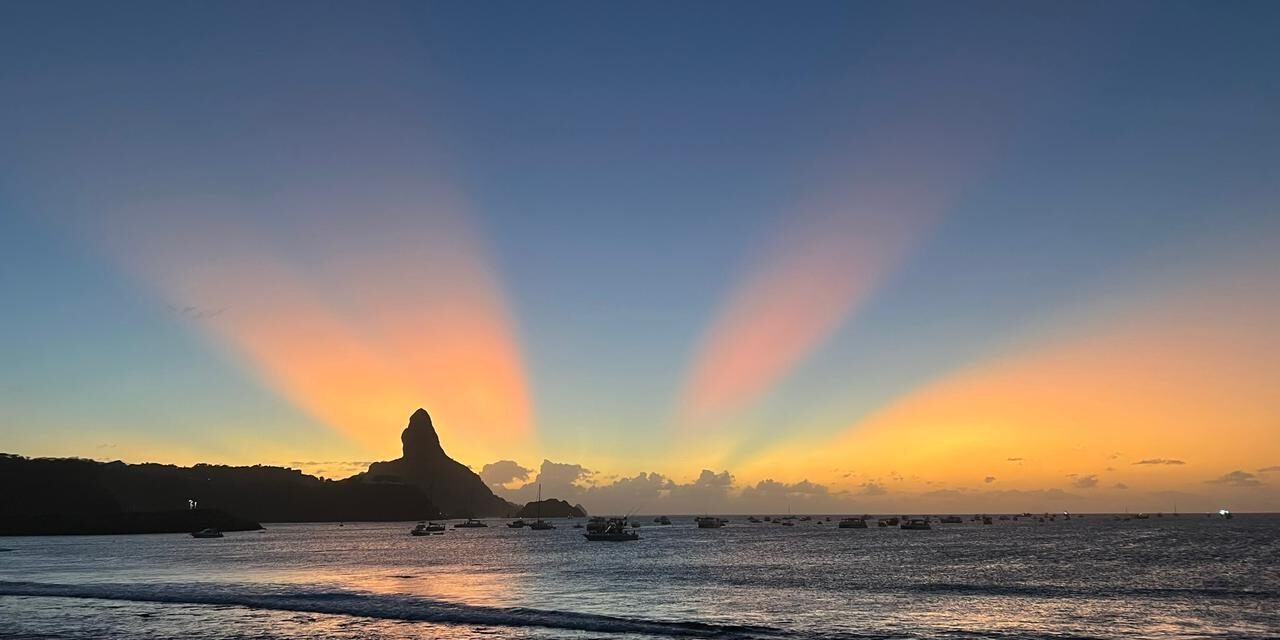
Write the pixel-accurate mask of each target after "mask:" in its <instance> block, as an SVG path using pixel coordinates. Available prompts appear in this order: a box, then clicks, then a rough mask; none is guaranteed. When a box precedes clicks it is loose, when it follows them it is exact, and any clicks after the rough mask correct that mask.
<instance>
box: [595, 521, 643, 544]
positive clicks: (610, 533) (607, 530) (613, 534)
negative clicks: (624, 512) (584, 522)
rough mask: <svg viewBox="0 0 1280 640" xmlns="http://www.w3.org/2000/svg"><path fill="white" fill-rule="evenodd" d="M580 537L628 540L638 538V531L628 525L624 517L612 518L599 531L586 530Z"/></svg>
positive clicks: (609, 540) (616, 540) (601, 540)
mask: <svg viewBox="0 0 1280 640" xmlns="http://www.w3.org/2000/svg"><path fill="white" fill-rule="evenodd" d="M582 537H584V538H586V539H587V540H589V541H591V542H628V541H631V540H639V539H640V533H639V532H638V531H634V530H632V529H631V528H629V527H628V524H627V519H626V518H612V519H610V520H608V521H606V523H605V526H604V528H603V529H602V530H599V531H588V532H587V533H584V534H582Z"/></svg>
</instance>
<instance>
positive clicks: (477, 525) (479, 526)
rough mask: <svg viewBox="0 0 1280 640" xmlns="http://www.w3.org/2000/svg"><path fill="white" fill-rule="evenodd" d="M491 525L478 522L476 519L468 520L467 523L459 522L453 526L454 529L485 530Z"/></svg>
mask: <svg viewBox="0 0 1280 640" xmlns="http://www.w3.org/2000/svg"><path fill="white" fill-rule="evenodd" d="M488 526H489V525H487V524H485V523H483V522H481V521H479V520H476V519H475V518H467V520H466V522H459V523H458V524H455V525H453V528H454V529H483V528H485V527H488Z"/></svg>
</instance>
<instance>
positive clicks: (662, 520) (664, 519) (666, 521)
mask: <svg viewBox="0 0 1280 640" xmlns="http://www.w3.org/2000/svg"><path fill="white" fill-rule="evenodd" d="M655 522H657V523H658V524H662V525H667V524H671V518H668V517H666V516H662V517H661V518H658V519H657V520H655Z"/></svg>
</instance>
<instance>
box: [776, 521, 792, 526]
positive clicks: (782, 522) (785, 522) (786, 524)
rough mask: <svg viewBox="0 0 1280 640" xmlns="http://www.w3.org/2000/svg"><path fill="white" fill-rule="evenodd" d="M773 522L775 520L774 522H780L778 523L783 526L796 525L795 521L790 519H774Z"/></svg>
mask: <svg viewBox="0 0 1280 640" xmlns="http://www.w3.org/2000/svg"><path fill="white" fill-rule="evenodd" d="M774 522H776V523H778V524H780V525H782V526H784V527H794V526H796V523H794V522H792V521H790V520H774Z"/></svg>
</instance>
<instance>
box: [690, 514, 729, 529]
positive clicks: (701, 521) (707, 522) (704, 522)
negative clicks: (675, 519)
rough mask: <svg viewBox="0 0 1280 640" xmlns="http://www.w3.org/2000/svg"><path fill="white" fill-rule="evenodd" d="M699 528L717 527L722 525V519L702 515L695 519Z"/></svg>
mask: <svg viewBox="0 0 1280 640" xmlns="http://www.w3.org/2000/svg"><path fill="white" fill-rule="evenodd" d="M695 522H697V523H698V528H699V529H719V528H720V527H723V526H724V520H721V519H720V518H713V517H711V516H703V517H701V518H698V519H697V520H695Z"/></svg>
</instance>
